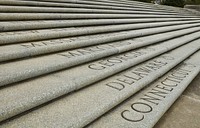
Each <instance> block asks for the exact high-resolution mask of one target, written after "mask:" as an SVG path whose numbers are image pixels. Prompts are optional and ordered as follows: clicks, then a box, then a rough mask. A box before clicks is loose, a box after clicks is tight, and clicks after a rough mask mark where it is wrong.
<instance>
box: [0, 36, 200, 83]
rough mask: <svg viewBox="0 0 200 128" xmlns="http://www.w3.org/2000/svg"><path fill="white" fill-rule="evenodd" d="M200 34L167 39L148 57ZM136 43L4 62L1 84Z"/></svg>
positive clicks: (97, 57)
mask: <svg viewBox="0 0 200 128" xmlns="http://www.w3.org/2000/svg"><path fill="white" fill-rule="evenodd" d="M199 35H200V32H197V33H195V34H194V33H192V34H189V35H186V36H182V37H180V38H176V39H173V40H169V41H166V42H164V43H162V44H158V45H155V46H152V48H154V49H155V51H154V52H155V53H154V54H152V55H151V53H150V52H149V55H150V56H149V55H147V56H148V58H152V57H154V55H158V54H161V53H163V52H166V51H167V50H170V49H173V48H176V47H177V46H180V45H183V44H185V43H188V42H190V41H192V40H194V39H196V38H199ZM135 44H136V42H133V43H128V44H127V43H125V42H124V45H123V42H122V44H121V45H120V46H115V45H114V43H113V44H111V45H108V44H105V45H99V46H93V47H88V48H84V49H77V50H72V51H67V52H61V53H57V54H53V55H48V56H44V57H37V58H32V59H27V60H22V61H18V62H12V63H6V64H2V65H1V67H0V76H2V77H0V78H1V79H0V86H4V85H6V84H10V83H13V82H18V81H21V80H25V79H28V78H31V77H35V76H39V75H43V74H47V73H50V72H54V71H58V70H61V69H65V68H68V67H71V66H75V65H78V64H81V63H84V62H88V61H92V60H95V59H99V58H102V57H106V56H109V55H113V54H117V53H121V52H124V51H128V50H131V49H134V48H135ZM136 45H137V44H136ZM144 50H145V49H144ZM131 61H132V60H131Z"/></svg>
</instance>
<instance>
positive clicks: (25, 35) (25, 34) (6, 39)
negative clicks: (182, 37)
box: [0, 20, 200, 45]
mask: <svg viewBox="0 0 200 128" xmlns="http://www.w3.org/2000/svg"><path fill="white" fill-rule="evenodd" d="M199 25H200V23H199V20H194V21H179V22H164V23H141V24H122V25H104V26H89V27H70V28H55V29H41V30H29V31H14V32H3V33H0V45H5V44H11V43H23V42H27V41H38V40H45V39H55V38H64V37H72V36H80V35H90V34H98V33H108V32H118V31H125V30H126V31H127V30H134V33H135V34H132V33H131V35H132V37H131V38H133V37H138V36H145V35H150V34H156V33H158V32H159V33H160V32H161V31H165V32H167V31H172V30H177V29H181V28H188V27H197V26H199ZM146 28H148V29H146ZM136 29H139V30H136ZM129 35H130V34H129ZM127 36H128V35H127Z"/></svg>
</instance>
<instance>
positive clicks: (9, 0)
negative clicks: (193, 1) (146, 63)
mask: <svg viewBox="0 0 200 128" xmlns="http://www.w3.org/2000/svg"><path fill="white" fill-rule="evenodd" d="M0 4H1V5H18V6H24V5H25V6H37V7H62V8H63V7H67V8H91V9H92V8H93V9H112V10H138V11H139V10H140V11H152V12H172V13H175V12H176V11H167V10H156V9H148V8H144V7H134V6H133V7H132V8H127V7H126V8H125V7H116V6H102V5H88V4H69V3H53V2H42V1H15V0H2V1H0ZM179 13H180V12H179Z"/></svg>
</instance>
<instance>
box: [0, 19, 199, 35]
mask: <svg viewBox="0 0 200 128" xmlns="http://www.w3.org/2000/svg"><path fill="white" fill-rule="evenodd" d="M191 20H199V18H163V19H158V18H154V19H117V20H116V19H98V20H94V19H92V20H78V21H77V20H59V21H57V20H55V21H54V20H50V21H45V20H42V21H16V22H15V21H12V22H1V24H0V31H1V32H3V31H12V30H31V29H42V28H59V27H76V26H94V25H115V24H131V23H132V24H133V23H149V22H169V21H191Z"/></svg>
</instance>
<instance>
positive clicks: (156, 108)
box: [89, 52, 200, 128]
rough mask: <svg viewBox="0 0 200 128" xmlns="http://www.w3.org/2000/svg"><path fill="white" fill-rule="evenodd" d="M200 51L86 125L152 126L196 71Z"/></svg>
mask: <svg viewBox="0 0 200 128" xmlns="http://www.w3.org/2000/svg"><path fill="white" fill-rule="evenodd" d="M199 55H200V52H198V53H196V54H195V55H193V56H192V57H191V58H189V59H188V60H186V61H185V62H184V63H182V64H181V65H179V66H178V67H176V68H175V69H174V70H172V71H171V72H169V73H167V74H166V75H165V76H163V77H162V78H160V79H158V80H157V81H155V82H154V83H153V84H150V85H149V87H148V88H146V89H144V90H142V91H141V92H139V93H138V94H137V95H134V96H133V97H132V98H130V99H128V100H127V101H126V102H124V103H122V104H121V105H120V106H119V107H116V108H115V109H114V110H112V111H110V112H109V113H107V114H105V115H104V116H102V117H101V118H100V119H99V120H97V121H95V122H94V123H93V124H91V125H90V126H89V127H91V128H93V127H95V128H102V127H104V128H109V127H113V128H121V127H123V128H130V127H132V126H134V127H136V128H152V127H153V126H154V125H155V123H156V122H157V121H158V120H159V119H160V117H161V116H162V115H163V114H164V112H165V111H167V109H168V108H169V107H170V106H171V105H172V104H173V102H174V101H175V100H176V99H177V98H178V97H179V95H180V94H181V93H182V92H183V91H184V89H185V88H186V87H187V86H188V85H189V83H190V82H191V81H192V80H193V78H194V77H195V76H196V75H197V74H198V73H199V71H200V60H199V59H198V58H199ZM177 109H178V108H177ZM179 118H180V117H179ZM173 119H175V118H173ZM173 119H172V120H173ZM173 121H174V120H173ZM179 126H180V125H179ZM182 126H183V125H182ZM187 126H191V125H187ZM173 127H176V126H173ZM183 127H185V126H183ZM159 128H160V127H159Z"/></svg>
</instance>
